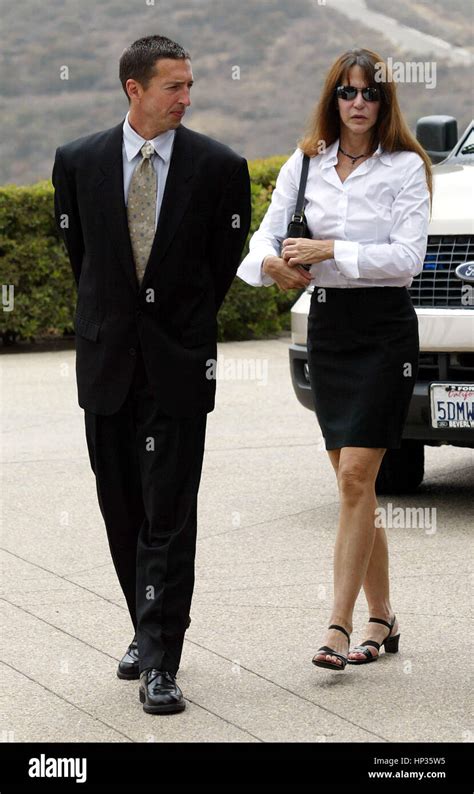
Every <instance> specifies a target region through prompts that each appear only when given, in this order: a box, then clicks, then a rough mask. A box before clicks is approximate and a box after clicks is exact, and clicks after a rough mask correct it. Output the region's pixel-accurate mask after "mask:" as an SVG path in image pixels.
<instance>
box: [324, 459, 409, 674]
mask: <svg viewBox="0 0 474 794" xmlns="http://www.w3.org/2000/svg"><path fill="white" fill-rule="evenodd" d="M328 455H329V458H330V461H331V464H332V466H333V468H334V471H335V473H336V477H337V474H338V468H339V456H340V450H339V449H334V450H328ZM374 529H375V536H374V542H373V546H372V553H371V555H370V558H369V563H368V566H367V572H366V575H365V579H364V582H363V588H364V592H365V596H366V599H367V605H368V609H369V615H370V616H372V617H378V618H382V619H383V620H387V621H390V620H391V619H392V617H393V610H392V607H391V604H390V582H389V564H388V544H387V535H386V532H385V529H384V527H383V526H381V525H380V521H377V522H375V523H374ZM397 630H398V624H396V625H395V626H394V628H393V630H392V634H396V633H397ZM386 636H387V628H386V627H385V626H383V625H381V624H378V623H368V624H367V626H366V629H365V631H364V636H363V639H365V640H367V639H371V640H375V641H376V642H381V641H382V640H383V639H385V637H386ZM371 652H372V653H373V655H375V654H376V653H377V651H376V649H371ZM349 658H350V659H361V658H363V654H362V653H358V652H353V653H350V655H349Z"/></svg>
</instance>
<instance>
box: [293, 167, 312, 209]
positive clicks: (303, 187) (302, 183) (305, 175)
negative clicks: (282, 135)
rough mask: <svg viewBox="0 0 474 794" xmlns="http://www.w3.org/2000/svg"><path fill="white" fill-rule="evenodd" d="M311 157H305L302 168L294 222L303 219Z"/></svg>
mask: <svg viewBox="0 0 474 794" xmlns="http://www.w3.org/2000/svg"><path fill="white" fill-rule="evenodd" d="M308 168H309V157H308V155H307V154H304V155H303V165H302V167H301V178H300V187H299V190H298V198H297V199H296V207H295V212H294V214H293V220H295V221H298V220H302V219H303V204H304V192H305V190H306V181H307V179H308Z"/></svg>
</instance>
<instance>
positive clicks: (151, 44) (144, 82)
mask: <svg viewBox="0 0 474 794" xmlns="http://www.w3.org/2000/svg"><path fill="white" fill-rule="evenodd" d="M159 58H174V59H175V60H182V59H184V58H190V55H189V53H188V52H187V51H186V50H185V49H184V48H183V47H181V45H180V44H177V43H176V42H175V41H172V40H171V39H168V38H166V36H145V38H143V39H137V41H134V42H133V44H130V46H129V47H127V48H126V49H125V50H124V51H123V53H122V55H121V58H120V62H119V77H120V82H121V83H122V88H123V90H124V91H125V95H126V97H127V99H128V101H129V102H130V97H129V95H128V93H127V89H126V86H125V84H126V82H127V80H136V81H137V83H140V85H141V86H142V87H143V88H144V89H145V91H146V89H147V88H148V85H149V84H150V81H151V79H152V78H153V77H154V76H155V75H156V74H157V70H156V67H155V64H156V61H157V60H158V59H159Z"/></svg>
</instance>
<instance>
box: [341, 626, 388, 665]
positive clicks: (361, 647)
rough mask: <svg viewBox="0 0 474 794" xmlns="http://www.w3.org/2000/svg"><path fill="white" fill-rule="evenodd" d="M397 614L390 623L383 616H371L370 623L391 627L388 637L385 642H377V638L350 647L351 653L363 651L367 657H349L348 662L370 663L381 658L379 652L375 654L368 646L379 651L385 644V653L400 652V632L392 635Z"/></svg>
mask: <svg viewBox="0 0 474 794" xmlns="http://www.w3.org/2000/svg"><path fill="white" fill-rule="evenodd" d="M395 620H396V615H394V616H393V620H392V622H391V623H388V621H386V620H381V618H369V623H382V624H383V625H384V626H387V628H388V629H389V632H388V635H387V637H386V638H385V639H384V641H383V642H375V640H366V641H365V642H362V643H361V644H360V645H355V646H354V647H353V648H349V653H363V654H364V656H365V659H349V658H348V659H347V663H348V664H368V663H369V662H376V661H377V659H378V658H379V654H378V653H377V654H376V655H375V656H374V654H373V653H371V652H370V651H369V648H368V647H367V646H370V647H372V648H376V649H377V651H379V650H380V646H381V645H383V647H384V649H385V653H398V643H399V641H400V632H398V634H395V636H394V637H391V636H390V635H391V633H392V629H393V627H394V625H395Z"/></svg>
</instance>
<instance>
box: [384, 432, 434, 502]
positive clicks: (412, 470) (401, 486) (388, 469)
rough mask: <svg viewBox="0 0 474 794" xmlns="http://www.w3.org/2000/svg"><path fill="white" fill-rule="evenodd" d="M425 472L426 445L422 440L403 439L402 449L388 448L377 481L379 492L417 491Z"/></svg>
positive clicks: (400, 492) (399, 492)
mask: <svg viewBox="0 0 474 794" xmlns="http://www.w3.org/2000/svg"><path fill="white" fill-rule="evenodd" d="M424 472H425V447H424V444H423V442H422V441H409V440H405V439H404V440H403V441H402V446H401V447H400V449H387V451H386V453H385V455H384V457H383V459H382V464H381V466H380V470H379V473H378V476H377V479H376V481H375V492H376V493H377V494H402V493H412V492H413V491H416V489H417V488H418V486H419V485H420V483H421V482H422V480H423V475H424Z"/></svg>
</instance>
